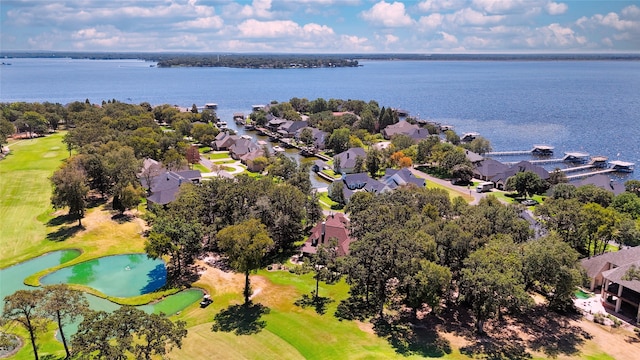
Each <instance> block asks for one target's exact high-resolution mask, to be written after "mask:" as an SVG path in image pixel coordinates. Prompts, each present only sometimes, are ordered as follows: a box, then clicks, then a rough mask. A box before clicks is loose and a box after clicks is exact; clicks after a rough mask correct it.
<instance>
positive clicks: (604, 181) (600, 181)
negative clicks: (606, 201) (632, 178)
mask: <svg viewBox="0 0 640 360" xmlns="http://www.w3.org/2000/svg"><path fill="white" fill-rule="evenodd" d="M584 185H594V186H597V187H599V188H601V189H605V190H607V191H609V192H612V193H613V194H614V195H620V194H622V193H623V192H625V187H624V184H622V183H619V182H617V181H615V180H613V179H611V178H609V176H607V175H605V174H597V175H593V176H589V177H587V178H584V179H582V180H580V181H579V182H578V183H577V184H575V186H576V187H580V186H584Z"/></svg>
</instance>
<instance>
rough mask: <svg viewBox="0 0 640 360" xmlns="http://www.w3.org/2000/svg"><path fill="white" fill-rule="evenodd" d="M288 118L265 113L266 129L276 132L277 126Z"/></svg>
mask: <svg viewBox="0 0 640 360" xmlns="http://www.w3.org/2000/svg"><path fill="white" fill-rule="evenodd" d="M287 121H288V120H285V119H282V118H279V117H275V116H273V115H271V114H268V115H267V125H266V128H267V130H269V131H271V132H277V131H278V128H279V127H280V126H281V125H282V124H284V123H286V122H287Z"/></svg>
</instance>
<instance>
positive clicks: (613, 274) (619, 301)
mask: <svg viewBox="0 0 640 360" xmlns="http://www.w3.org/2000/svg"><path fill="white" fill-rule="evenodd" d="M580 262H581V264H582V267H584V269H585V270H586V272H587V276H588V277H589V279H590V280H591V283H590V286H589V288H590V290H591V291H598V290H599V291H600V294H601V296H602V305H604V306H605V307H606V308H608V309H610V310H613V311H615V312H616V313H619V314H621V315H623V316H626V317H628V318H632V319H634V320H636V322H637V321H640V279H628V277H627V276H626V275H627V273H628V272H629V270H630V269H633V268H635V269H637V270H640V247H632V248H627V249H622V250H620V251H616V252H609V253H604V254H601V255H597V256H593V257H590V258H586V259H582V260H581V261H580Z"/></svg>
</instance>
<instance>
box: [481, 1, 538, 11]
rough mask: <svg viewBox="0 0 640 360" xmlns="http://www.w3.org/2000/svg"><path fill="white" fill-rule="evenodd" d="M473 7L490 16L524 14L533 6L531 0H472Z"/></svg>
mask: <svg viewBox="0 0 640 360" xmlns="http://www.w3.org/2000/svg"><path fill="white" fill-rule="evenodd" d="M473 5H474V6H475V7H476V8H478V9H480V10H482V11H485V12H487V13H490V14H507V13H522V12H525V11H526V9H529V8H531V7H532V6H533V5H534V2H533V1H531V0H529V1H527V0H473Z"/></svg>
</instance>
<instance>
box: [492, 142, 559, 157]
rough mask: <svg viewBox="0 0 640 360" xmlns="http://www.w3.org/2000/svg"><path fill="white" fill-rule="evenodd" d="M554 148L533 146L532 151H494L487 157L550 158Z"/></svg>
mask: <svg viewBox="0 0 640 360" xmlns="http://www.w3.org/2000/svg"><path fill="white" fill-rule="evenodd" d="M553 149H554V147H553V146H550V145H533V149H531V150H514V151H492V152H488V153H486V154H485V155H488V156H512V155H529V154H531V155H538V156H549V155H553Z"/></svg>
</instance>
